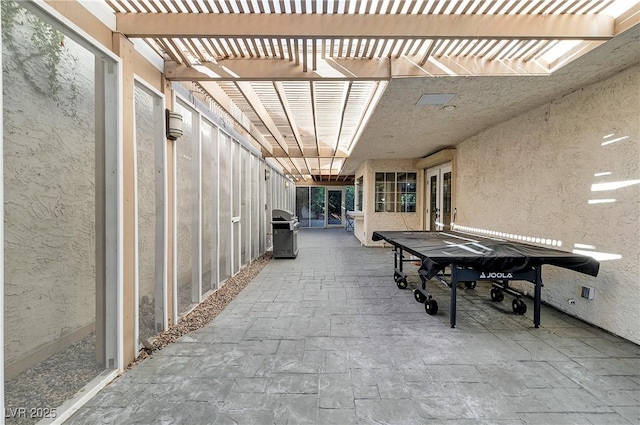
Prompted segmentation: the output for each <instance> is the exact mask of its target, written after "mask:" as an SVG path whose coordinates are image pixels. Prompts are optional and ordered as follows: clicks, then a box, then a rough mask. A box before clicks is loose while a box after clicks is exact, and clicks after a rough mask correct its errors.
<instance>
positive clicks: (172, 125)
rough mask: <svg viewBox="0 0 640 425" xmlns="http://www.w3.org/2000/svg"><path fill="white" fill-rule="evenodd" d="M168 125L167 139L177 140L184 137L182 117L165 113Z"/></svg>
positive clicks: (172, 113) (175, 113)
mask: <svg viewBox="0 0 640 425" xmlns="http://www.w3.org/2000/svg"><path fill="white" fill-rule="evenodd" d="M165 115H166V119H165V122H166V123H167V139H169V140H177V139H178V137H181V136H182V115H180V114H179V113H177V112H171V111H169V110H168V109H167V110H166V111H165Z"/></svg>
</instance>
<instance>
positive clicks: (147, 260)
mask: <svg viewBox="0 0 640 425" xmlns="http://www.w3.org/2000/svg"><path fill="white" fill-rule="evenodd" d="M156 100H158V99H156V98H155V97H154V96H153V95H152V94H150V93H148V92H147V91H145V90H144V89H142V88H141V87H139V86H136V88H135V99H134V101H135V122H136V128H135V131H136V155H137V180H138V181H137V184H138V187H137V191H138V193H137V195H138V198H137V208H138V302H139V329H140V335H141V336H143V337H145V338H148V337H149V336H151V335H154V334H155V333H156V325H155V322H156V317H155V314H156V309H157V308H158V309H159V308H161V306H162V299H158V300H156V299H155V298H156V293H157V292H156V289H157V288H156V284H159V285H162V280H161V276H157V275H156V270H157V269H156V261H158V262H161V261H162V258H156V254H157V243H156V241H160V242H162V239H156V230H157V227H156V226H157V220H158V219H161V215H158V214H157V209H158V208H159V207H160V208H161V206H162V204H161V203H160V199H159V198H158V195H161V193H158V188H159V186H158V183H161V179H162V175H161V174H158V173H157V172H156V147H157V144H156V139H155V137H154V136H155V135H156V134H157V131H156V130H155V126H156V125H157V124H156V123H155V118H156V116H157V108H158V106H157V105H155V101H156ZM158 180H160V182H159V181H158ZM160 187H161V185H160ZM157 320H161V318H157Z"/></svg>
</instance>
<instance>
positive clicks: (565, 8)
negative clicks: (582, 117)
mask: <svg viewBox="0 0 640 425" xmlns="http://www.w3.org/2000/svg"><path fill="white" fill-rule="evenodd" d="M104 1H105V3H106V4H108V5H109V6H110V7H111V8H112V10H113V11H114V13H115V16H116V22H117V31H119V32H122V33H124V34H125V35H126V36H128V37H130V38H134V39H141V40H144V41H145V42H146V43H147V44H148V45H149V46H150V47H151V48H152V49H153V50H154V51H155V52H156V53H157V54H158V55H159V56H160V57H162V58H163V59H164V60H165V75H166V76H167V78H168V79H170V80H173V81H189V82H192V83H194V84H196V85H197V87H198V91H199V92H200V93H201V94H203V95H204V96H205V97H208V98H209V99H210V100H211V101H213V102H215V103H217V104H218V105H221V106H222V107H223V108H224V109H226V110H227V111H228V112H229V113H230V114H231V115H234V116H235V117H236V120H237V121H238V122H240V123H242V122H244V121H246V119H248V120H249V121H250V122H251V124H252V128H253V129H255V130H256V131H258V132H259V135H258V137H255V140H256V142H257V143H259V144H261V145H262V147H263V152H264V153H265V155H267V156H273V157H275V158H277V159H278V160H279V162H280V163H281V164H282V165H283V166H285V168H287V170H288V171H289V173H291V174H292V175H293V176H295V177H298V178H303V179H305V178H307V179H308V178H312V179H314V180H325V179H331V178H333V179H338V180H339V179H340V175H341V172H342V169H343V167H344V164H345V163H346V158H347V157H348V156H349V154H350V153H351V151H352V150H353V147H354V146H355V144H356V143H357V141H358V138H359V135H360V134H361V133H362V131H363V129H364V127H365V126H366V124H367V120H368V117H369V116H371V114H372V111H373V109H374V108H375V106H376V103H377V100H378V99H379V98H380V96H381V95H382V93H383V92H384V90H385V87H386V86H387V83H388V82H389V81H390V80H391V79H392V78H410V77H422V78H428V77H433V76H447V77H453V76H523V75H549V74H550V73H553V72H554V71H556V70H557V69H559V68H561V67H562V66H564V65H566V64H567V63H569V62H571V61H573V60H575V59H577V58H578V57H580V56H582V55H584V54H585V53H587V52H589V51H590V50H592V49H594V48H596V47H597V46H599V45H601V44H602V43H604V42H606V41H607V40H609V39H611V38H612V37H614V36H616V35H617V34H619V33H621V32H624V31H625V30H627V29H629V28H631V27H632V26H634V25H636V24H637V23H638V22H639V17H638V16H639V15H640V11H639V10H638V9H639V5H638V3H639V1H638V0H412V1H403V0H384V1H383V0H379V1H376V0H373V1H361V0H340V1H330V0H279V1H274V0H268V1H267V0H184V1H176V0H104ZM230 109H232V110H230ZM240 115H241V116H240ZM245 118H246V119H245ZM343 177H344V176H343Z"/></svg>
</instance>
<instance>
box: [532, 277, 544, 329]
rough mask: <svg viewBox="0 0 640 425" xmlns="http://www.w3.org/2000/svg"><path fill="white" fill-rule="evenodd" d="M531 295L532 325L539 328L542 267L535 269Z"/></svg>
mask: <svg viewBox="0 0 640 425" xmlns="http://www.w3.org/2000/svg"><path fill="white" fill-rule="evenodd" d="M534 283H535V289H534V294H533V325H534V326H535V327H536V328H539V327H540V305H541V304H542V266H537V267H536V281H535V282H534Z"/></svg>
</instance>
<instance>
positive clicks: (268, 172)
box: [264, 169, 271, 180]
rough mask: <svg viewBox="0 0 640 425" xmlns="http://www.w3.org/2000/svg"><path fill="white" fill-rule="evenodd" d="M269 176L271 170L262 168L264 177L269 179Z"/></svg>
mask: <svg viewBox="0 0 640 425" xmlns="http://www.w3.org/2000/svg"><path fill="white" fill-rule="evenodd" d="M270 178H271V170H270V169H266V170H264V179H265V180H269V179H270Z"/></svg>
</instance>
